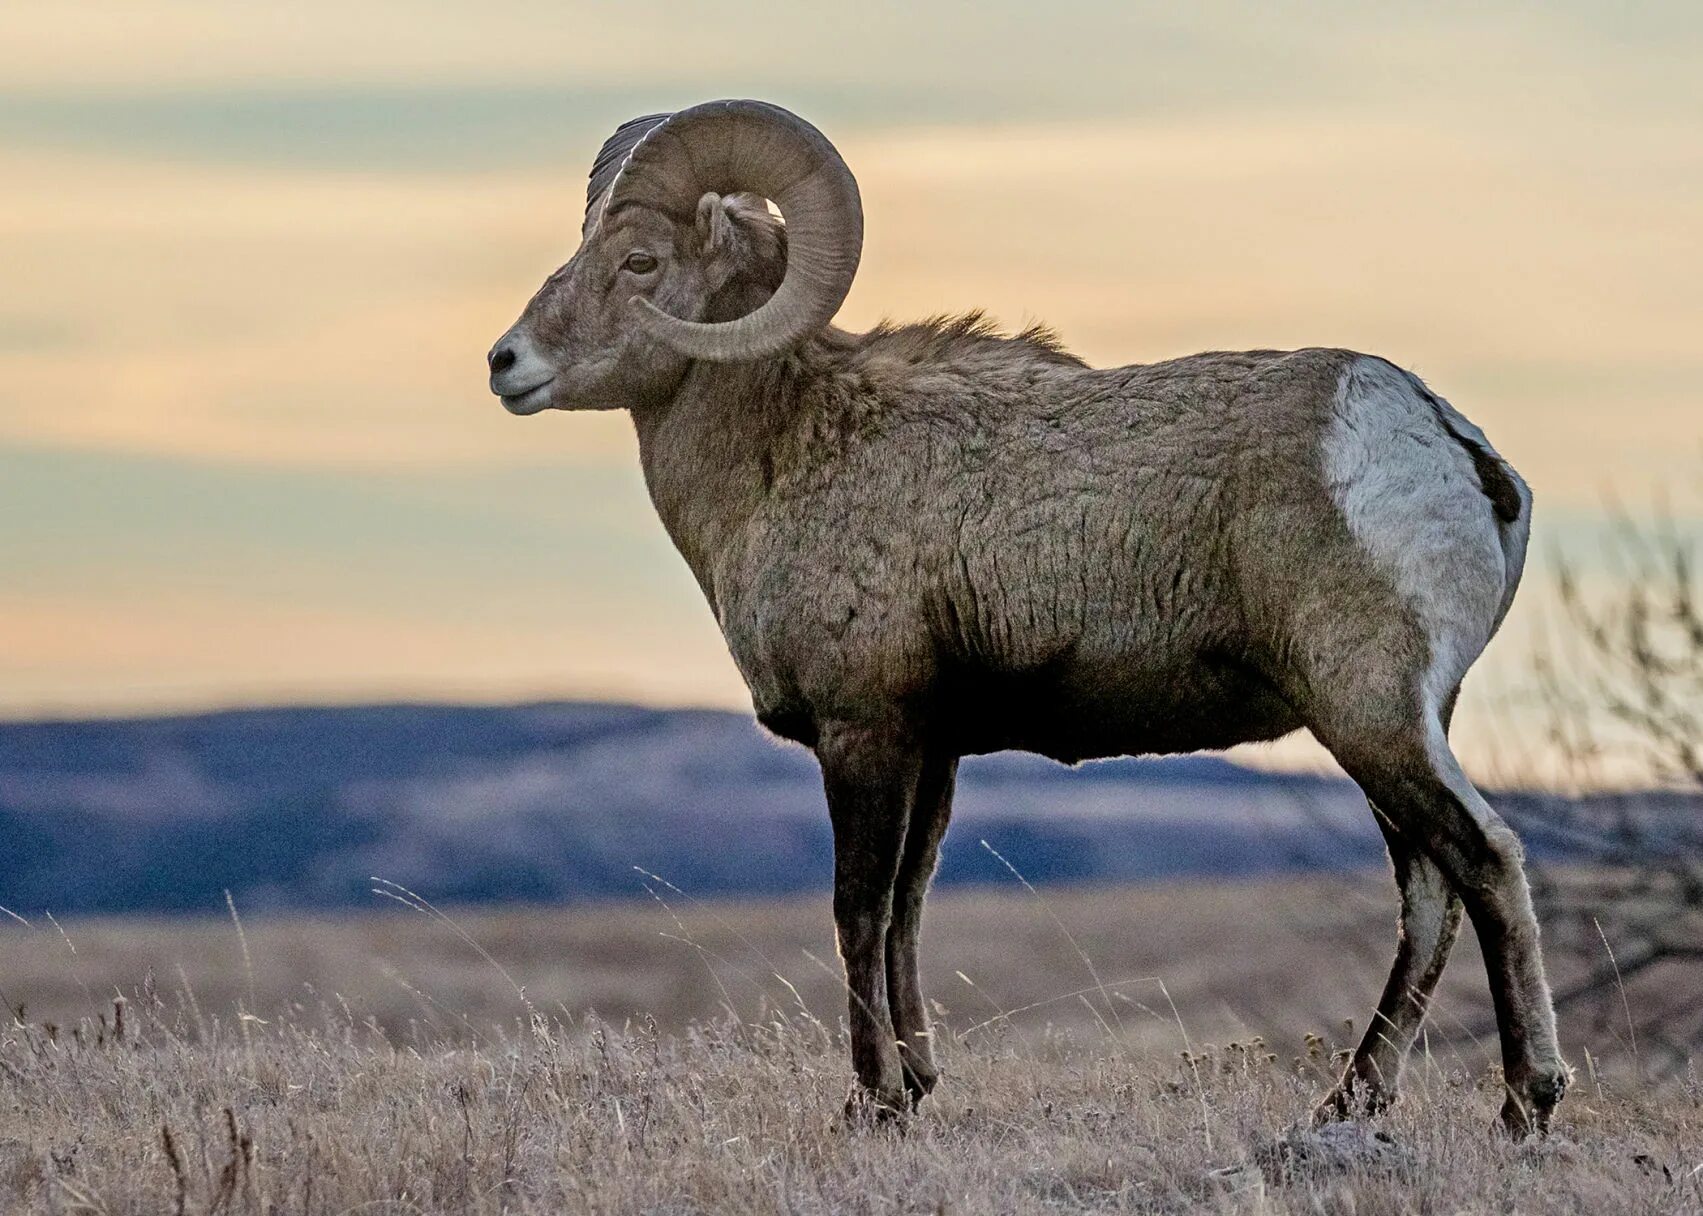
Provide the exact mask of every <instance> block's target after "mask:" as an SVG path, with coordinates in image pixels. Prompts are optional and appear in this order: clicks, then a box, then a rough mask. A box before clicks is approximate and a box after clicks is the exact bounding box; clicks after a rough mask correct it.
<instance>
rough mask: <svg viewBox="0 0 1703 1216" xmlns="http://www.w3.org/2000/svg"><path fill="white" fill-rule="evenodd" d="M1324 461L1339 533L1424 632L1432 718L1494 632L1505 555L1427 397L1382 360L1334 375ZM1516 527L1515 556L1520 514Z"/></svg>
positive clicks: (1508, 588)
mask: <svg viewBox="0 0 1703 1216" xmlns="http://www.w3.org/2000/svg"><path fill="white" fill-rule="evenodd" d="M1443 408H1445V409H1447V408H1448V407H1446V406H1445V407H1443ZM1448 418H1449V422H1450V425H1452V426H1454V427H1455V429H1456V430H1457V431H1458V432H1459V433H1460V434H1462V435H1465V436H1467V437H1469V438H1471V439H1472V440H1473V441H1474V442H1479V443H1482V444H1483V446H1484V449H1485V451H1487V452H1489V451H1492V449H1491V448H1490V445H1489V443H1488V441H1486V440H1484V437H1483V432H1482V431H1480V430H1479V429H1478V428H1477V427H1475V426H1473V425H1472V424H1471V423H1470V422H1468V421H1467V420H1466V419H1465V418H1462V417H1461V416H1460V415H1459V414H1457V413H1455V412H1454V411H1453V410H1452V409H1449V410H1448ZM1324 458H1325V477H1326V480H1327V481H1328V483H1329V485H1330V488H1331V492H1332V494H1333V495H1334V496H1335V498H1336V502H1337V505H1338V507H1340V508H1341V510H1342V514H1343V516H1344V518H1345V519H1346V520H1347V521H1348V529H1349V532H1350V533H1351V534H1352V535H1353V537H1354V539H1355V540H1356V541H1358V542H1359V543H1360V544H1361V545H1363V546H1364V547H1365V549H1366V551H1367V552H1368V553H1369V554H1370V555H1371V557H1372V560H1373V562H1374V563H1375V564H1376V565H1377V567H1378V568H1379V569H1381V570H1383V571H1384V572H1385V573H1386V574H1387V575H1388V576H1389V578H1390V581H1391V582H1392V583H1393V584H1394V586H1395V589H1396V591H1397V593H1398V594H1400V595H1401V597H1402V599H1403V600H1405V601H1406V602H1407V604H1408V606H1409V607H1410V608H1411V609H1412V610H1413V612H1414V614H1415V615H1416V616H1417V618H1418V619H1419V622H1420V625H1421V627H1422V628H1423V629H1424V630H1425V633H1426V636H1427V637H1428V638H1429V640H1430V645H1431V668H1430V670H1429V671H1428V672H1427V673H1426V676H1425V686H1424V690H1423V691H1424V696H1425V703H1426V709H1427V711H1429V713H1430V715H1431V716H1432V717H1433V719H1435V718H1436V717H1437V715H1438V712H1439V711H1440V709H1441V708H1442V705H1443V702H1444V700H1445V699H1446V698H1447V697H1448V695H1449V693H1450V692H1452V691H1453V690H1454V688H1455V687H1456V686H1457V685H1458V684H1459V683H1460V681H1461V677H1462V676H1464V675H1465V674H1466V670H1467V668H1468V667H1469V666H1471V665H1472V662H1473V660H1475V659H1476V658H1478V656H1479V653H1480V652H1481V651H1483V649H1484V647H1485V644H1486V643H1488V642H1489V641H1490V635H1491V634H1492V633H1493V632H1495V629H1496V625H1497V624H1498V622H1499V621H1500V619H1501V615H1502V612H1503V610H1504V607H1505V603H1506V600H1507V599H1508V597H1509V595H1510V594H1511V592H1512V589H1513V583H1514V582H1515V581H1517V580H1518V577H1519V568H1518V565H1517V564H1516V563H1515V561H1514V560H1513V558H1514V554H1513V552H1511V551H1510V550H1508V549H1506V548H1505V547H1504V541H1503V536H1502V530H1501V528H1500V527H1499V526H1498V523H1497V519H1496V515H1495V513H1494V511H1493V510H1492V509H1491V505H1490V502H1489V500H1488V499H1486V498H1485V495H1484V490H1483V487H1482V486H1481V485H1480V483H1479V479H1478V473H1477V471H1476V470H1475V469H1474V468H1473V462H1472V457H1471V456H1470V455H1469V454H1468V452H1467V451H1466V449H1465V448H1464V447H1463V446H1462V445H1461V442H1460V441H1459V440H1457V439H1456V438H1455V437H1454V436H1453V435H1451V434H1450V433H1449V431H1448V429H1447V428H1446V427H1445V426H1444V424H1443V422H1442V421H1441V420H1440V419H1439V417H1438V406H1434V405H1433V404H1432V403H1431V402H1430V401H1428V400H1426V398H1425V397H1424V396H1423V395H1422V394H1421V392H1420V388H1419V386H1418V385H1417V384H1416V383H1415V382H1414V381H1413V379H1412V378H1411V377H1409V376H1408V375H1407V373H1405V372H1403V371H1401V370H1400V369H1399V368H1396V367H1394V366H1393V365H1391V364H1389V363H1386V362H1384V361H1383V360H1382V359H1372V358H1365V357H1363V358H1360V359H1356V360H1355V361H1354V362H1353V363H1352V364H1350V365H1349V366H1348V368H1347V369H1346V370H1345V371H1344V372H1343V374H1342V379H1341V380H1340V381H1339V382H1338V384H1337V393H1336V403H1335V416H1334V418H1333V419H1332V421H1331V425H1330V428H1329V430H1328V431H1327V433H1326V435H1325V445H1324ZM1522 497H1523V488H1522ZM1515 529H1517V531H1518V533H1519V536H1518V541H1519V547H1520V549H1521V551H1522V554H1523V548H1524V541H1525V512H1524V511H1522V513H1521V519H1520V521H1519V523H1518V524H1516V525H1515ZM1515 529H1510V531H1513V530H1515ZM1509 539H1510V540H1512V539H1513V538H1512V537H1510V538H1509Z"/></svg>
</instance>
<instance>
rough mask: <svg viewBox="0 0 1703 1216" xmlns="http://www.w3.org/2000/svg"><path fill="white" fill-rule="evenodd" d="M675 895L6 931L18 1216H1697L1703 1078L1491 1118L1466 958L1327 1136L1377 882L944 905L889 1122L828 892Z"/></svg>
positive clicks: (1606, 1076) (984, 898) (9, 1153)
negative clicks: (1226, 1215)
mask: <svg viewBox="0 0 1703 1216" xmlns="http://www.w3.org/2000/svg"><path fill="white" fill-rule="evenodd" d="M661 893H662V894H663V895H664V897H665V898H667V899H668V900H669V904H670V906H669V907H666V908H665V907H659V906H656V905H652V906H650V907H649V908H648V909H640V908H636V907H635V908H619V909H600V910H588V911H582V912H566V913H565V912H550V913H545V912H504V913H492V914H479V915H472V914H469V915H466V916H463V915H461V914H459V913H457V914H455V915H454V917H453V922H454V923H449V922H447V921H445V920H444V919H441V918H439V917H438V916H436V915H434V914H433V913H431V912H428V911H418V912H406V911H404V910H401V909H399V910H398V915H395V916H382V917H366V918H360V919H356V920H350V921H342V922H337V921H295V920H286V919H278V920H271V919H267V918H261V917H252V916H251V917H249V918H248V919H247V921H246V923H244V924H243V926H242V928H243V933H242V934H241V935H240V936H239V934H238V931H237V926H236V925H235V924H233V922H232V921H231V920H230V919H229V918H226V919H225V920H224V921H223V923H222V924H215V923H200V924H196V923H189V924H183V923H154V924H126V923H119V922H91V923H83V924H72V925H66V926H64V931H63V933H60V932H58V931H57V927H56V926H54V925H52V924H40V923H38V924H36V925H34V926H33V927H32V928H27V929H26V928H25V927H24V926H21V925H20V926H15V927H14V931H12V932H11V933H10V935H9V936H8V937H7V938H6V940H5V942H4V943H3V945H4V949H3V951H0V975H4V977H5V984H4V987H5V996H6V998H7V999H8V1000H9V1001H11V1002H13V1003H14V1005H16V1003H17V1002H19V1001H20V999H22V998H24V997H26V996H27V997H30V998H33V999H34V1003H35V1010H34V1011H32V1010H31V1009H30V1008H26V1009H25V1010H24V1016H23V1020H21V1021H16V1020H15V1021H14V1023H13V1024H12V1025H11V1026H10V1027H9V1028H7V1029H6V1030H5V1032H4V1034H3V1035H0V1210H4V1211H7V1212H13V1211H17V1212H32V1211H44V1212H45V1211H59V1212H69V1211H90V1212H110V1213H159V1212H173V1211H182V1212H188V1213H203V1212H249V1211H252V1212H309V1213H320V1212H324V1213H343V1212H350V1211H360V1212H409V1213H413V1212H428V1213H436V1212H458V1213H459V1212H499V1211H507V1212H552V1213H554V1212H632V1211H644V1212H700V1211H727V1212H789V1213H790V1212H863V1211H867V1212H894V1211H915V1212H943V1211H944V1212H965V1213H982V1212H1030V1211H1037V1212H1039V1211H1045V1212H1054V1211H1059V1212H1068V1211H1090V1210H1092V1211H1100V1210H1109V1211H1144V1212H1185V1211H1201V1210H1205V1211H1222V1212H1262V1213H1287V1212H1296V1213H1302V1212H1305V1213H1319V1212H1323V1213H1338V1212H1340V1213H1350V1212H1353V1213H1356V1214H1362V1216H1363V1214H1365V1213H1372V1212H1392V1213H1393V1212H1435V1213H1451V1214H1452V1213H1460V1212H1533V1213H1537V1212H1545V1213H1547V1212H1561V1213H1567V1212H1579V1213H1590V1216H1603V1214H1605V1213H1608V1212H1616V1213H1620V1212H1627V1213H1640V1212H1649V1213H1656V1212H1661V1213H1672V1212H1698V1211H1703V1086H1700V1085H1699V1084H1698V1082H1697V1080H1696V1078H1695V1077H1692V1078H1687V1077H1683V1076H1682V1077H1677V1078H1670V1079H1668V1080H1666V1081H1663V1082H1661V1083H1660V1084H1652V1083H1649V1082H1647V1081H1646V1080H1644V1079H1642V1078H1641V1077H1640V1076H1639V1072H1638V1069H1637V1066H1636V1065H1637V1062H1636V1058H1635V1055H1634V1054H1631V1053H1629V1051H1628V1049H1627V1048H1623V1047H1622V1045H1621V1044H1619V1043H1616V1042H1614V1041H1613V1040H1612V1038H1611V1039H1609V1040H1608V1041H1606V1042H1603V1043H1599V1044H1595V1045H1593V1044H1589V1043H1579V1042H1576V1041H1575V1042H1574V1043H1573V1044H1572V1045H1571V1047H1570V1050H1571V1051H1572V1052H1573V1060H1574V1063H1575V1065H1577V1066H1578V1069H1579V1075H1578V1078H1577V1080H1576V1082H1575V1085H1574V1089H1573V1091H1572V1094H1571V1095H1570V1097H1569V1099H1568V1101H1567V1102H1566V1103H1565V1105H1564V1106H1563V1107H1562V1113H1561V1117H1560V1119H1559V1121H1558V1132H1557V1134H1556V1135H1555V1136H1553V1137H1551V1138H1550V1139H1549V1140H1548V1141H1546V1142H1543V1143H1529V1144H1523V1145H1517V1144H1510V1143H1508V1142H1507V1141H1505V1140H1504V1139H1501V1138H1500V1137H1498V1136H1496V1135H1494V1134H1492V1132H1491V1130H1490V1128H1491V1124H1492V1121H1493V1116H1494V1112H1495V1108H1496V1106H1497V1104H1498V1101H1499V1095H1498V1093H1497V1092H1496V1091H1497V1080H1496V1075H1495V1070H1494V1067H1493V1066H1492V1065H1490V1064H1488V1063H1487V1062H1486V1059H1485V1053H1484V1052H1483V1050H1482V1049H1481V1047H1479V1046H1477V1045H1475V1044H1474V1042H1473V1037H1474V1035H1476V1034H1478V1033H1480V1031H1481V1027H1480V1026H1479V1020H1480V1018H1481V1016H1482V1010H1481V1008H1480V1007H1479V1005H1477V1004H1475V1001H1476V999H1477V998H1476V992H1477V990H1479V989H1481V988H1482V983H1483V981H1482V978H1481V974H1480V973H1479V971H1478V966H1477V960H1476V958H1474V957H1472V956H1471V955H1470V954H1463V957H1462V958H1460V959H1459V960H1457V964H1456V966H1457V975H1456V976H1455V979H1454V986H1453V987H1451V988H1450V989H1449V990H1448V991H1447V992H1446V993H1445V997H1444V1003H1445V1007H1444V1009H1443V1011H1442V1016H1441V1017H1440V1019H1439V1023H1440V1027H1439V1031H1438V1033H1437V1034H1435V1035H1434V1036H1433V1037H1432V1039H1431V1041H1430V1042H1428V1044H1427V1045H1426V1049H1425V1050H1423V1051H1422V1052H1421V1054H1420V1055H1418V1056H1417V1057H1416V1059H1415V1061H1414V1064H1413V1066H1412V1068H1411V1069H1410V1077H1409V1084H1408V1086H1407V1093H1406V1096H1405V1097H1404V1099H1403V1101H1402V1102H1401V1103H1400V1104H1399V1105H1398V1106H1397V1108H1396V1109H1395V1110H1393V1111H1391V1112H1390V1113H1388V1114H1387V1115H1385V1116H1382V1117H1381V1118H1380V1119H1378V1120H1377V1121H1376V1122H1375V1123H1373V1124H1368V1125H1365V1126H1362V1127H1356V1128H1354V1129H1351V1130H1350V1131H1349V1132H1348V1133H1346V1134H1345V1135H1342V1136H1339V1137H1338V1138H1337V1139H1320V1138H1318V1137H1317V1136H1316V1135H1314V1134H1312V1133H1310V1132H1308V1131H1306V1130H1305V1128H1306V1121H1307V1116H1308V1113H1309V1110H1310V1108H1311V1105H1312V1103H1313V1102H1314V1101H1315V1100H1316V1099H1317V1098H1318V1097H1319V1095H1320V1094H1321V1093H1322V1092H1323V1090H1324V1088H1325V1086H1326V1084H1327V1081H1328V1077H1329V1074H1330V1073H1331V1071H1332V1070H1333V1069H1334V1067H1335V1066H1336V1065H1335V1061H1334V1060H1333V1058H1332V1057H1333V1054H1334V1052H1335V1050H1336V1049H1337V1048H1338V1046H1339V1045H1340V1044H1339V1042H1338V1041H1339V1040H1344V1039H1346V1038H1347V1037H1348V1036H1349V1035H1350V1033H1351V1031H1350V1029H1349V1028H1348V1027H1345V1026H1344V1025H1343V1021H1342V1017H1343V1016H1344V1015H1342V1014H1341V1012H1340V1011H1341V1010H1342V1009H1344V1008H1349V1009H1354V1010H1356V1011H1357V1012H1359V1013H1360V1014H1361V1016H1363V1015H1364V1009H1365V1008H1369V1006H1370V1002H1371V994H1372V993H1374V992H1375V989H1376V987H1377V986H1378V984H1379V983H1380V982H1381V980H1382V967H1383V962H1384V961H1385V960H1383V959H1382V958H1381V957H1378V956H1381V955H1382V954H1383V953H1384V952H1385V950H1386V949H1387V947H1388V938H1389V937H1390V934H1391V929H1390V920H1391V916H1390V908H1389V907H1388V905H1389V903H1390V902H1392V901H1391V899H1390V898H1389V893H1388V892H1385V891H1384V890H1383V889H1382V886H1381V881H1380V880H1374V879H1371V878H1367V879H1364V880H1358V879H1357V880H1332V881H1328V882H1327V881H1323V880H1320V881H1314V882H1306V883H1285V884H1267V885H1264V886H1254V887H1217V888H1213V887H1191V888H1180V887H1179V888H1169V889H1165V888H1161V889H1148V890H1142V891H1133V892H1107V891H1100V892H1075V893H1062V892H1061V893H1054V892H1047V893H1045V894H1044V901H1043V900H1041V899H1038V898H1036V897H1032V896H1029V895H1027V894H1024V893H1022V892H1020V891H1019V892H1018V893H1016V894H1013V895H992V894H971V895H956V896H948V897H944V898H942V899H941V900H940V906H939V908H938V909H937V910H936V916H935V920H934V922H932V924H931V929H930V935H929V948H930V950H931V952H932V954H933V956H934V957H935V960H936V961H935V968H934V987H935V990H936V991H937V992H939V993H941V999H942V1003H943V1006H944V1007H945V1008H946V1009H947V1013H946V1015H945V1017H944V1018H943V1025H942V1031H941V1036H942V1041H941V1053H940V1054H941V1056H942V1058H943V1061H944V1064H945V1069H946V1079H945V1081H944V1082H943V1083H942V1086H941V1088H940V1090H939V1091H938V1092H937V1094H936V1095H935V1097H934V1098H932V1099H930V1100H929V1102H927V1103H926V1104H925V1105H924V1107H923V1108H922V1110H921V1111H920V1112H919V1113H918V1114H917V1115H915V1116H913V1117H912V1118H911V1119H910V1120H909V1121H908V1122H906V1123H904V1124H903V1125H901V1126H896V1127H875V1128H870V1127H864V1126H861V1125H855V1124H854V1125H849V1126H848V1125H847V1124H846V1123H845V1121H844V1119H843V1116H842V1114H841V1110H842V1104H843V1100H844V1098H845V1096H846V1089H847V1079H848V1068H847V1064H846V1060H845V1055H844V1044H843V1042H842V1034H841V1028H840V1011H839V1007H838V1001H837V999H836V998H835V996H834V992H833V980H832V976H831V974H830V973H831V969H832V968H833V967H834V965H835V962H834V959H833V955H832V953H831V947H828V946H826V945H825V941H824V939H825V937H826V933H825V927H824V926H822V925H819V924H818V923H816V922H817V921H819V920H821V919H822V918H821V917H820V916H818V915H817V914H818V913H820V912H821V911H822V909H820V908H819V907H817V904H818V902H819V901H815V900H807V901H802V902H798V903H789V904H785V905H776V906H766V907H758V906H753V905H743V906H742V905H726V906H716V907H704V906H696V905H693V904H692V903H691V901H689V900H685V899H684V898H683V897H680V896H678V895H675V894H672V893H669V892H667V891H666V890H663V891H662V892H661ZM663 934H666V936H662V935H663ZM245 944H246V951H245ZM73 948H75V951H76V953H75V954H73V953H72V949H73ZM805 951H808V952H809V954H805ZM245 953H246V958H247V961H246V963H245V961H244V958H245ZM1363 953H1369V954H1371V955H1372V956H1373V957H1369V958H1362V957H1361V955H1362V954H1363ZM1144 968H1145V970H1144ZM960 970H961V971H962V972H963V978H959V977H957V976H955V975H954V974H953V973H954V972H956V971H960ZM576 977H577V978H576ZM1154 977H1157V978H1154ZM49 980H52V981H53V982H51V983H50V982H49ZM346 981H348V982H346ZM356 981H358V982H356ZM119 989H121V990H122V999H121V1000H120V1001H119V1002H118V1003H117V1004H115V1003H114V1001H113V999H112V997H111V994H112V993H113V992H114V991H115V990H119ZM794 990H796V995H795V991H794ZM617 992H626V993H627V996H626V997H625V998H623V1000H624V1002H625V1003H623V1000H617V999H615V994H616V993H617ZM588 997H589V998H591V999H585V998H588ZM1629 999H1633V1000H1635V999H1636V994H1632V996H1631V997H1629ZM1036 1002H1045V1003H1044V1004H1039V1005H1037V1006H1036V1007H1034V1008H1029V1009H1024V1008H1023V1006H1025V1005H1035V1004H1036ZM594 1004H595V1005H597V1006H598V1007H599V1008H600V1009H602V1010H603V1011H604V1012H602V1013H601V1014H595V1013H591V1012H589V1011H588V1006H590V1005H594ZM647 1004H648V1005H652V1006H654V1007H655V1012H654V1014H653V1013H651V1012H642V1011H640V1010H639V1006H642V1005H647ZM1309 1032H1311V1033H1309ZM1260 1036H1263V1037H1260ZM1628 1047H1629V1045H1628Z"/></svg>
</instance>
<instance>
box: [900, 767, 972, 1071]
mask: <svg viewBox="0 0 1703 1216" xmlns="http://www.w3.org/2000/svg"><path fill="white" fill-rule="evenodd" d="M957 774H958V761H957V759H956V758H955V757H949V756H938V755H930V756H928V757H927V758H926V759H925V760H924V761H923V766H922V776H921V779H920V781H919V782H918V784H917V793H916V799H915V801H914V802H913V803H912V806H911V818H910V826H909V827H908V829H907V830H906V832H905V851H904V855H903V856H902V858H901V859H900V862H899V880H898V883H897V885H896V886H895V887H894V891H893V923H892V924H891V925H889V926H888V928H887V1000H888V1003H889V1004H890V1005H891V1006H892V1012H893V1033H894V1035H895V1036H897V1038H898V1041H899V1059H900V1062H901V1063H902V1064H903V1065H904V1073H905V1088H906V1089H907V1090H908V1091H909V1092H910V1095H911V1101H912V1103H913V1104H915V1103H917V1102H920V1101H922V1099H923V1098H925V1097H926V1096H927V1095H928V1092H929V1091H930V1090H932V1089H933V1088H934V1084H935V1082H936V1081H937V1080H938V1079H939V1077H940V1071H939V1069H938V1068H936V1067H935V1063H934V1044H933V1041H932V1039H931V1038H930V1033H929V1027H928V1009H927V1008H926V1007H925V1005H924V1004H923V996H922V980H921V977H920V976H919V975H918V973H917V956H918V937H919V935H920V933H921V931H922V906H923V899H924V897H925V896H927V894H928V884H929V880H930V879H931V878H933V877H934V866H935V862H936V860H937V858H938V857H939V855H940V840H941V837H943V836H944V835H945V834H946V822H947V820H948V819H949V818H950V817H951V815H952V787H953V783H954V781H955V780H956V778H957Z"/></svg>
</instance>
